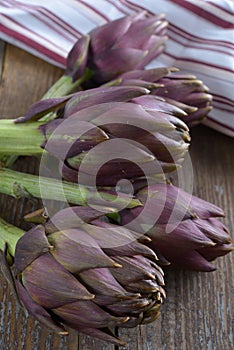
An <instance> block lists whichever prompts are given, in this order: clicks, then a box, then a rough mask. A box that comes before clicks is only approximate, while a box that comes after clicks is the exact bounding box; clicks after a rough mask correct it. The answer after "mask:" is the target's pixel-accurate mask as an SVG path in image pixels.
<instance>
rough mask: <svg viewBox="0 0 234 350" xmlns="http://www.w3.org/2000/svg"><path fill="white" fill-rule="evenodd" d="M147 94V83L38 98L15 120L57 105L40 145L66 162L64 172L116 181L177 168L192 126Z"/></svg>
mask: <svg viewBox="0 0 234 350" xmlns="http://www.w3.org/2000/svg"><path fill="white" fill-rule="evenodd" d="M148 93H149V90H148V89H146V88H143V87H134V86H126V87H124V86H113V87H99V88H96V89H90V90H86V91H82V92H79V93H76V94H74V95H72V96H67V97H63V98H57V99H49V100H44V101H40V102H38V103H36V104H34V105H33V106H32V107H31V108H30V109H29V111H28V113H27V114H26V116H25V117H24V118H20V119H18V120H17V121H16V122H18V123H19V122H21V123H22V122H27V121H32V120H36V119H39V118H41V117H43V115H44V114H46V113H48V111H51V110H57V119H55V120H52V121H50V122H47V123H45V124H44V125H42V126H41V127H40V130H41V131H42V133H43V135H44V137H45V140H44V143H43V144H42V147H43V148H44V149H45V150H46V151H48V152H49V153H50V154H52V155H53V156H55V157H56V158H58V159H59V160H60V162H61V163H62V169H63V170H62V176H63V177H64V178H65V179H66V180H69V181H72V182H77V181H79V183H85V184H88V185H96V184H97V185H98V186H114V185H116V183H117V182H118V181H119V180H121V179H129V180H132V181H135V180H136V179H138V178H139V177H142V176H144V177H150V176H154V175H155V174H156V175H157V174H164V173H168V172H171V171H174V170H175V169H176V168H177V166H178V165H180V164H181V163H182V162H183V159H184V156H185V154H186V152H187V151H188V147H189V141H190V136H189V131H188V127H187V126H186V124H185V123H184V122H183V121H182V120H180V119H179V118H178V116H184V115H186V112H185V111H183V110H182V109H180V108H178V107H175V106H174V105H171V104H169V103H167V102H165V101H162V100H161V99H159V98H158V97H157V96H151V95H148ZM144 96H145V97H148V100H147V103H149V106H147V104H146V103H145V100H144V99H142V100H141V99H140V98H141V97H142V98H143V97H144ZM61 107H62V109H61ZM21 125H22V124H21ZM94 177H95V181H96V182H95V183H94V181H93V179H94Z"/></svg>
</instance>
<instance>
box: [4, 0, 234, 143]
mask: <svg viewBox="0 0 234 350" xmlns="http://www.w3.org/2000/svg"><path fill="white" fill-rule="evenodd" d="M139 3H140V4H139ZM143 9H146V10H148V11H149V12H150V13H165V14H166V17H167V19H168V21H169V23H170V25H169V28H168V36H169V40H168V43H167V48H166V50H165V52H164V53H163V54H162V55H160V57H158V58H157V59H156V60H155V61H153V62H152V63H151V64H150V66H151V67H152V66H162V65H163V66H175V67H178V68H180V69H181V70H183V71H186V72H190V73H193V74H195V75H196V76H197V77H198V78H200V79H201V80H203V81H204V82H205V84H206V85H207V86H208V87H209V88H210V92H211V93H212V94H213V96H214V100H213V110H212V112H211V113H210V115H209V117H208V118H207V120H206V122H205V123H206V124H207V125H209V126H211V127H213V128H215V129H216V130H219V131H221V132H224V133H225V134H227V135H230V136H233V137H234V92H233V91H234V2H233V0H186V1H185V0H142V1H140V2H139V1H138V0H131V1H130V0H56V1H55V0H46V1H41V0H0V38H2V39H3V40H6V41H8V42H11V43H13V44H14V45H17V46H19V47H21V48H24V49H25V50H27V51H29V52H31V53H33V54H35V55H37V56H39V57H41V58H43V59H45V60H47V61H49V62H51V63H53V64H56V65H58V66H60V67H64V66H65V62H66V56H67V53H68V52H69V50H70V49H71V47H72V45H73V44H74V42H75V41H76V40H77V38H79V37H80V35H81V34H84V33H87V32H89V31H90V30H91V29H93V28H94V27H96V26H98V25H101V24H104V23H106V22H108V21H111V20H114V19H116V18H119V17H122V16H124V15H127V14H130V13H134V12H138V11H140V10H143Z"/></svg>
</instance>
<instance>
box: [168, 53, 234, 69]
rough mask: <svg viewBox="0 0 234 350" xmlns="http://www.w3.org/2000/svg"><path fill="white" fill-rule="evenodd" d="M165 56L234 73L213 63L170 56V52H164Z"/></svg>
mask: <svg viewBox="0 0 234 350" xmlns="http://www.w3.org/2000/svg"><path fill="white" fill-rule="evenodd" d="M164 55H166V56H169V57H171V58H173V59H174V60H180V61H185V62H191V63H197V64H200V65H201V66H206V67H212V68H215V69H219V70H223V71H226V72H230V73H233V70H232V69H228V68H226V67H222V66H217V65H215V64H211V63H208V62H207V63H206V62H204V61H199V60H193V59H191V58H183V57H180V56H175V55H172V54H170V53H168V52H164Z"/></svg>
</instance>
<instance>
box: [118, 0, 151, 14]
mask: <svg viewBox="0 0 234 350" xmlns="http://www.w3.org/2000/svg"><path fill="white" fill-rule="evenodd" d="M120 2H121V3H122V4H124V5H125V6H126V7H127V8H129V9H131V10H133V11H135V12H139V11H146V12H148V13H150V14H151V15H154V14H155V13H154V12H152V11H150V10H148V9H146V8H145V7H143V6H140V5H137V4H133V3H131V1H128V0H120Z"/></svg>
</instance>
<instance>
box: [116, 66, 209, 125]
mask: <svg viewBox="0 0 234 350" xmlns="http://www.w3.org/2000/svg"><path fill="white" fill-rule="evenodd" d="M118 82H119V84H122V85H135V86H142V87H147V88H148V89H150V91H151V94H153V95H156V96H159V97H162V98H163V99H164V100H165V101H166V102H168V103H170V104H171V105H174V106H175V107H176V106H177V107H179V108H180V109H183V110H184V111H185V112H186V113H187V115H184V116H180V118H182V120H183V121H184V122H185V123H186V124H187V125H189V126H194V125H196V124H198V123H200V122H201V121H202V120H204V119H205V118H206V116H207V114H208V113H209V112H210V111H211V109H212V107H211V102H212V95H210V94H209V93H208V92H209V89H208V87H207V86H206V85H204V83H203V82H202V81H201V80H198V79H197V78H196V76H194V75H191V74H185V73H180V72H178V69H176V68H166V67H165V68H152V69H146V70H134V71H130V72H126V73H124V74H122V75H121V76H120V77H119V81H118V80H117V81H116V83H118ZM145 103H147V98H145Z"/></svg>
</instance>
